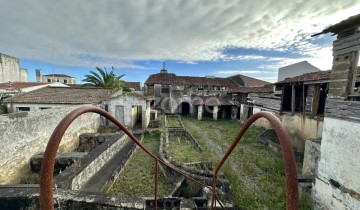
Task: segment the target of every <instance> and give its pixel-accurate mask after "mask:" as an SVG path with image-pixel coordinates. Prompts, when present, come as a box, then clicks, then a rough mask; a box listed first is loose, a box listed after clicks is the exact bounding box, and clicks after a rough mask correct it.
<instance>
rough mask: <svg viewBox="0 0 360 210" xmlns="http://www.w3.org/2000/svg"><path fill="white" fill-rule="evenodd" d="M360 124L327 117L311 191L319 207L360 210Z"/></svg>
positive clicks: (353, 120)
mask: <svg viewBox="0 0 360 210" xmlns="http://www.w3.org/2000/svg"><path fill="white" fill-rule="evenodd" d="M359 136H360V124H359V121H358V120H357V119H347V120H344V119H335V118H330V117H326V118H325V120H324V133H323V138H322V142H321V155H320V160H319V163H318V169H317V174H316V178H315V182H314V185H313V190H312V197H313V200H314V203H315V206H316V209H360V179H359V174H360V161H359V160H360V156H359V148H360V139H359Z"/></svg>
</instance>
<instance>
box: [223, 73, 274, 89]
mask: <svg viewBox="0 0 360 210" xmlns="http://www.w3.org/2000/svg"><path fill="white" fill-rule="evenodd" d="M228 78H230V79H232V80H233V81H235V82H236V83H238V84H239V85H241V86H242V87H263V86H264V85H268V84H270V82H266V81H263V80H260V79H255V78H252V77H248V76H245V75H242V74H237V75H234V76H231V77H228Z"/></svg>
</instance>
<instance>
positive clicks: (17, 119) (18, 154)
mask: <svg viewBox="0 0 360 210" xmlns="http://www.w3.org/2000/svg"><path fill="white" fill-rule="evenodd" d="M75 108H78V107H62V108H55V109H49V110H42V111H34V112H19V113H13V114H8V115H1V116H0V142H1V147H0V184H15V183H17V182H18V181H19V180H20V179H21V178H22V175H24V174H26V173H27V172H28V171H29V160H30V158H31V156H33V155H35V154H38V153H40V152H44V151H45V148H46V145H47V143H48V140H49V138H50V136H51V134H52V132H53V131H54V129H55V127H56V126H57V125H58V123H59V122H60V121H61V119H62V118H63V117H65V116H66V114H68V113H69V112H70V111H72V110H74V109H75ZM98 126H99V115H98V114H92V113H86V114H83V115H81V116H80V117H78V118H77V119H76V120H75V121H74V122H73V123H72V124H71V125H70V126H69V128H68V129H67V131H66V132H65V135H64V137H63V138H62V141H61V144H60V147H59V152H65V151H70V150H72V149H74V148H75V147H76V146H77V144H78V141H77V137H78V136H79V134H81V133H86V132H95V131H96V130H97V128H98Z"/></svg>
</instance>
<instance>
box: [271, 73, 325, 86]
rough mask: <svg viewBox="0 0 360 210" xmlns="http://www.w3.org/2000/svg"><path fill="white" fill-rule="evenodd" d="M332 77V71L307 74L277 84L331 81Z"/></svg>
mask: <svg viewBox="0 0 360 210" xmlns="http://www.w3.org/2000/svg"><path fill="white" fill-rule="evenodd" d="M330 75H331V70H328V71H317V72H311V73H305V74H302V75H299V76H296V77H291V78H286V79H284V80H282V81H279V82H276V83H275V84H284V83H296V82H310V81H320V80H330Z"/></svg>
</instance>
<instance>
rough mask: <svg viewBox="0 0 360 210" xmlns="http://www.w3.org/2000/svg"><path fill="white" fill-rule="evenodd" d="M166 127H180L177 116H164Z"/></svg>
mask: <svg viewBox="0 0 360 210" xmlns="http://www.w3.org/2000/svg"><path fill="white" fill-rule="evenodd" d="M166 127H181V124H180V121H179V118H178V117H177V116H171V117H169V116H166Z"/></svg>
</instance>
